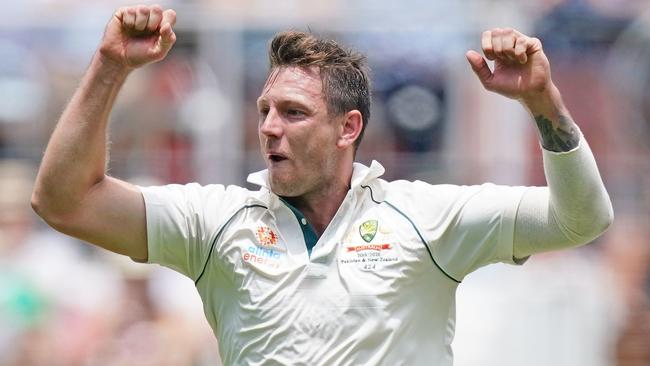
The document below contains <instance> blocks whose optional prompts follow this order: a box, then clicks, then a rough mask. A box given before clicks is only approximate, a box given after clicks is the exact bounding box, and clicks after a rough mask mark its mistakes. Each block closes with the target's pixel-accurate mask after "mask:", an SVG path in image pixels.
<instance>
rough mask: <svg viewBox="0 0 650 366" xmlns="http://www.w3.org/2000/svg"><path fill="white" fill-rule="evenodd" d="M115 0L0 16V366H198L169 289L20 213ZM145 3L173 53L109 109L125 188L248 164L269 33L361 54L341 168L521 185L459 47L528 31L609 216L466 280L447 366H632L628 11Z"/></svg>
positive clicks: (646, 147) (640, 240) (641, 320)
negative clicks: (573, 239) (307, 33)
mask: <svg viewBox="0 0 650 366" xmlns="http://www.w3.org/2000/svg"><path fill="white" fill-rule="evenodd" d="M119 5H121V3H119V2H116V1H115V0H103V1H99V0H96V1H79V0H29V1H23V2H9V3H7V4H4V5H3V8H4V10H3V12H2V13H1V14H0V55H2V56H1V57H0V366H18V365H20V366H33V365H48V366H55V365H66V366H77V365H78V366H86V365H93V366H94V365H97V366H100V365H101V366H103V365H196V366H200V365H219V364H220V361H219V358H218V354H217V342H216V340H214V337H213V335H212V333H211V331H210V329H209V327H208V325H207V322H206V321H205V320H204V319H203V312H202V308H201V304H200V301H199V299H198V295H197V294H196V293H195V292H194V289H193V284H192V282H191V280H189V279H186V278H182V277H181V276H180V275H178V274H176V273H174V272H172V271H171V270H167V269H164V268H160V267H158V266H147V265H140V264H135V263H133V262H131V261H130V260H129V259H124V258H120V257H119V256H117V255H113V254H110V253H105V252H102V251H99V250H97V249H95V248H94V247H92V246H89V245H86V244H84V243H81V242H79V241H77V240H74V239H72V238H68V237H66V236H63V235H61V234H58V233H56V232H54V231H53V230H51V229H49V228H47V227H46V226H45V225H44V224H43V223H42V222H41V221H39V220H38V219H37V217H36V216H35V215H34V214H33V213H32V211H31V209H30V207H29V196H30V193H31V186H32V184H33V180H34V175H35V171H36V169H37V166H38V163H39V161H40V157H41V154H42V151H43V149H44V147H45V144H46V143H47V138H48V136H49V134H50V132H51V130H52V128H53V126H54V124H55V123H56V120H57V118H58V115H59V114H60V112H61V111H62V109H63V107H64V105H65V103H66V101H67V99H68V98H69V97H70V96H71V95H72V92H73V90H74V89H75V87H76V85H77V83H78V81H79V79H80V76H81V75H82V73H83V72H84V69H85V67H86V65H87V63H88V62H89V60H90V57H91V55H92V53H93V52H94V47H95V46H96V44H97V43H98V41H99V39H100V37H101V34H102V29H103V26H104V24H105V23H106V21H107V20H108V17H109V16H110V14H112V11H113V10H114V9H115V8H116V7H118V6H119ZM162 5H163V6H165V7H173V8H175V9H176V10H177V13H178V23H177V27H176V28H177V34H178V39H179V41H178V43H177V45H176V46H175V48H174V49H173V50H172V52H171V53H170V55H169V57H168V59H167V60H165V61H164V62H162V63H160V64H156V65H151V66H149V67H147V68H146V69H143V70H138V71H137V72H136V73H134V74H132V75H131V76H130V78H129V80H128V82H127V85H126V86H125V88H124V90H123V92H122V94H121V95H120V97H119V100H118V104H117V106H116V108H115V110H114V113H113V115H112V127H111V149H110V150H111V151H110V153H111V163H110V174H111V175H114V176H117V177H120V178H123V179H126V180H129V181H131V182H134V183H138V184H141V185H147V184H163V183H184V182H189V181H198V182H201V183H204V184H207V183H212V182H218V183H224V184H231V183H237V184H242V182H244V181H245V177H246V175H247V174H248V173H249V172H251V171H254V170H257V169H261V168H262V164H263V162H262V160H261V159H260V158H259V153H258V148H257V144H258V142H257V132H256V128H257V112H256V108H255V103H254V100H255V98H256V97H257V95H258V93H259V90H260V88H261V85H262V84H263V82H264V79H265V77H266V72H267V66H266V54H265V52H266V42H267V41H268V39H269V37H270V36H271V35H272V34H273V33H275V32H276V31H279V30H283V29H286V28H296V29H310V30H312V31H313V32H315V33H318V34H321V35H324V36H328V37H333V38H335V39H337V40H340V41H342V42H343V43H345V44H349V45H352V46H354V47H355V48H357V49H359V50H361V51H363V52H365V53H366V54H367V55H368V57H369V61H370V64H371V67H372V70H373V78H374V86H373V88H374V107H373V110H372V116H373V117H372V120H371V122H370V125H369V127H368V131H367V132H366V137H365V141H364V143H363V144H362V145H361V148H360V151H359V154H358V160H360V161H362V162H365V163H368V162H370V161H371V160H373V159H376V160H378V161H380V162H381V163H382V164H383V165H384V166H385V167H386V169H387V175H386V178H388V179H395V178H407V179H422V180H426V181H429V182H432V183H442V182H445V183H455V184H475V183H481V182H484V181H492V182H494V183H498V184H510V185H543V184H544V178H543V171H542V167H541V157H540V152H539V147H538V143H537V138H536V136H535V130H534V128H533V124H532V123H531V122H530V121H529V118H528V117H527V115H526V113H525V111H524V110H523V109H522V108H521V107H520V106H519V105H518V104H517V103H516V102H514V101H509V100H504V98H501V97H498V96H494V95H490V94H489V93H487V92H485V91H483V90H482V89H481V88H480V85H479V83H478V81H477V80H475V79H474V75H473V74H472V73H471V70H470V68H469V66H468V65H467V64H466V61H465V58H464V56H463V55H464V52H465V51H466V50H467V49H468V48H474V49H478V47H479V39H480V33H481V31H482V30H484V29H486V28H490V27H495V26H511V27H515V28H518V29H520V30H522V31H523V32H527V33H529V34H534V35H537V36H538V37H539V38H541V39H542V41H543V43H544V45H545V49H546V52H547V54H548V55H549V58H550V59H551V66H552V70H553V75H554V80H555V81H556V83H557V84H558V85H559V88H560V90H561V91H562V92H563V95H564V98H565V101H566V103H567V104H568V106H569V108H570V110H571V111H572V114H573V116H574V118H575V120H576V121H577V122H578V124H579V125H580V126H581V129H582V131H583V133H584V134H585V136H586V137H587V139H588V141H589V142H590V145H591V147H592V149H593V151H594V153H595V155H596V158H597V160H598V163H599V167H600V169H601V173H602V175H603V178H604V180H605V184H606V186H607V187H608V189H609V191H610V195H611V196H612V199H613V202H614V209H615V215H616V218H615V222H614V225H613V226H612V227H611V228H610V230H609V231H608V232H607V233H606V234H605V235H604V236H603V237H601V238H600V239H598V240H597V241H596V242H594V243H593V244H590V245H588V246H586V247H584V248H579V249H576V250H571V251H565V252H558V253H549V254H545V255H539V256H536V257H534V258H532V259H531V260H530V261H529V262H528V263H527V264H526V265H524V266H523V267H521V268H515V267H508V266H501V265H493V266H489V267H487V268H483V269H481V270H479V271H478V272H476V273H474V274H472V275H471V276H470V277H469V278H468V279H467V280H466V281H465V283H464V284H463V285H461V286H460V289H459V293H458V301H457V303H458V310H457V317H458V322H457V336H456V341H455V347H454V351H455V354H456V364H457V365H459V366H465V365H555V366H558V365H572V366H576V365H578V366H580V365H585V366H586V365H589V366H594V365H596V366H598V365H603V366H606V365H619V366H624V365H629V366H636V365H639V366H641V365H650V341H649V339H650V244H649V243H648V237H649V236H650V235H649V234H650V225H648V224H649V223H650V220H649V219H650V159H649V157H650V52H648V50H649V49H650V1H641V0H637V1H634V0H535V1H529V2H518V1H515V0H512V1H499V0H466V1H436V2H426V1H413V2H411V1H407V2H397V1H389V0H380V1H369V0H357V1H352V2H346V1H341V0H335V1H328V2H301V1H298V0H283V1H273V2H266V1H253V0H247V1H227V0H211V1H209V0H194V1H190V0H187V1H180V0H178V1H166V2H165V1H163V2H162ZM43 14H48V15H47V17H46V18H44V17H43ZM414 341H415V340H414Z"/></svg>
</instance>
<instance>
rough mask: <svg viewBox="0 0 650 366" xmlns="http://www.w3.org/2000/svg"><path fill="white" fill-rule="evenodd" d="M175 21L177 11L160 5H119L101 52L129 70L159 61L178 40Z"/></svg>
mask: <svg viewBox="0 0 650 366" xmlns="http://www.w3.org/2000/svg"><path fill="white" fill-rule="evenodd" d="M175 23H176V12H175V11H173V10H171V9H167V10H165V11H163V10H162V8H161V7H160V6H158V5H151V6H145V5H139V6H129V7H122V8H119V9H118V10H117V11H116V12H115V14H113V17H112V18H111V20H110V21H109V22H108V25H107V26H106V31H105V32H104V38H103V39H102V42H101V44H100V46H99V52H100V54H101V55H102V56H103V57H104V58H106V59H108V60H110V61H112V62H115V63H117V64H118V65H120V66H123V67H126V68H128V69H135V68H137V67H140V66H142V65H145V64H148V63H151V62H156V61H160V60H162V59H163V58H165V56H166V55H167V53H168V52H169V50H170V49H171V48H172V45H173V44H174V42H176V34H174V30H173V29H172V27H173V26H174V24H175Z"/></svg>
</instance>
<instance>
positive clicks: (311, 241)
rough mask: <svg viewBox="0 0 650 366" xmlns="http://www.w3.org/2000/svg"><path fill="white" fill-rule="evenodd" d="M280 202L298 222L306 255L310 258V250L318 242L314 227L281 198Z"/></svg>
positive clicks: (297, 210)
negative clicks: (305, 247)
mask: <svg viewBox="0 0 650 366" xmlns="http://www.w3.org/2000/svg"><path fill="white" fill-rule="evenodd" d="M280 200H281V201H282V203H284V204H285V205H286V206H287V207H289V209H290V210H291V212H293V214H294V215H295V216H296V219H297V220H298V225H300V228H301V229H302V236H303V238H304V239H305V245H306V246H307V253H308V254H309V256H311V250H312V249H313V248H314V247H315V246H316V242H317V241H318V234H317V233H316V230H314V227H313V226H311V224H310V223H309V221H307V218H306V217H305V215H303V214H302V212H300V210H299V209H297V208H295V207H294V206H293V205H292V204H290V203H289V202H287V201H286V200H285V199H284V198H282V197H280Z"/></svg>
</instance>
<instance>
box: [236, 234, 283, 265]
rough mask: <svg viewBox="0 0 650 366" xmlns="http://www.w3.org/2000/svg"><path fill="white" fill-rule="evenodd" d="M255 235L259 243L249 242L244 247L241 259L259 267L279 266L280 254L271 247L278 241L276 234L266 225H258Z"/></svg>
mask: <svg viewBox="0 0 650 366" xmlns="http://www.w3.org/2000/svg"><path fill="white" fill-rule="evenodd" d="M255 237H256V238H257V242H258V243H259V245H255V244H251V245H249V246H248V248H246V249H244V252H243V253H242V260H243V261H244V262H248V263H252V264H255V265H258V266H261V267H267V268H280V258H281V257H282V254H281V253H280V252H277V251H276V250H274V249H273V247H274V246H275V245H276V244H277V243H278V234H276V233H275V231H273V230H272V229H271V228H270V227H268V226H258V227H257V229H256V230H255Z"/></svg>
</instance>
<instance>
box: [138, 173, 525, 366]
mask: <svg viewBox="0 0 650 366" xmlns="http://www.w3.org/2000/svg"><path fill="white" fill-rule="evenodd" d="M383 171H384V169H383V167H381V165H379V164H378V163H376V162H373V164H372V165H371V166H370V167H369V168H368V167H365V166H363V165H360V164H355V166H354V172H353V178H352V183H351V189H350V192H349V193H348V195H347V196H346V198H345V200H344V201H343V203H342V205H341V207H340V208H339V210H338V212H337V213H336V215H335V216H334V218H333V219H332V221H331V223H330V225H329V226H328V227H327V229H326V230H325V232H324V233H323V235H322V236H321V237H320V238H319V240H318V243H317V244H316V246H315V247H314V249H313V251H312V254H311V257H308V254H307V249H306V246H305V243H304V239H303V235H302V231H301V229H300V226H299V223H298V222H297V219H296V217H295V215H294V214H293V213H292V212H291V211H290V209H289V208H287V207H286V206H285V205H284V204H283V203H282V202H281V201H280V200H279V199H278V197H277V196H276V195H274V194H272V193H270V192H269V190H268V189H267V188H265V187H266V173H265V172H260V173H257V174H253V175H251V176H250V177H249V181H251V182H253V183H256V184H260V185H262V186H263V188H262V189H260V190H259V191H249V190H246V189H243V188H240V187H233V186H231V187H224V186H221V185H209V186H205V187H201V186H199V185H197V184H189V185H186V186H179V185H169V186H163V187H147V188H141V190H142V193H143V196H144V198H145V203H146V213H147V234H148V241H149V262H153V263H159V264H162V265H164V266H167V267H170V268H173V269H175V270H177V271H179V272H181V273H183V274H185V275H186V276H188V277H190V278H191V279H193V280H195V281H196V280H197V278H199V277H200V280H199V281H198V282H197V289H198V291H199V293H200V295H201V297H202V300H203V303H204V311H205V315H206V317H207V319H208V321H209V323H210V325H211V326H212V328H213V330H214V332H215V334H216V336H217V338H218V340H219V346H220V353H221V357H222V359H223V362H224V364H225V365H398V364H403V365H427V366H428V365H451V364H452V352H451V346H450V345H451V341H452V338H453V334H454V324H455V315H454V314H455V300H454V298H455V291H456V288H457V285H458V282H457V281H459V280H462V278H464V277H465V275H466V274H468V273H470V272H471V271H473V270H475V269H476V268H478V267H480V266H482V265H485V264H488V263H492V262H499V261H501V262H512V261H513V232H514V222H515V215H516V211H517V207H518V205H519V202H520V200H521V197H522V195H523V193H524V191H525V188H523V187H502V186H496V185H492V184H485V185H481V186H452V185H429V184H426V183H423V182H406V181H395V182H386V181H384V180H381V179H379V178H378V177H379V176H380V175H381V174H382V173H383ZM389 203H390V204H389ZM391 205H392V206H391ZM245 206H250V207H249V208H243V207H245ZM259 206H263V207H259ZM242 208H243V209H242ZM398 210H399V211H398ZM400 212H401V213H400ZM233 215H234V216H233ZM228 220H230V221H228ZM374 220H376V223H377V225H376V226H373V225H372V224H373V223H374ZM364 223H366V225H362V224H364ZM413 224H414V225H415V227H417V229H418V230H417V231H416V229H414V227H413ZM362 226H363V227H364V228H366V230H365V231H363V230H362V229H361V227H362ZM373 227H374V228H376V230H373ZM218 234H219V235H218ZM363 234H367V235H366V237H365V239H364V238H363V237H362V235H363ZM217 236H218V237H217ZM420 236H421V237H422V238H423V239H424V240H426V242H427V244H428V246H429V248H430V249H431V252H432V253H433V257H434V258H435V260H436V263H437V264H434V262H433V261H432V259H431V258H430V257H429V254H428V252H427V250H426V248H425V246H424V244H423V243H422V241H421V239H420ZM213 242H214V248H213V249H211V247H212V246H213ZM208 256H209V258H208ZM206 262H207V265H206ZM204 266H205V270H204ZM443 271H444V273H443Z"/></svg>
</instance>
